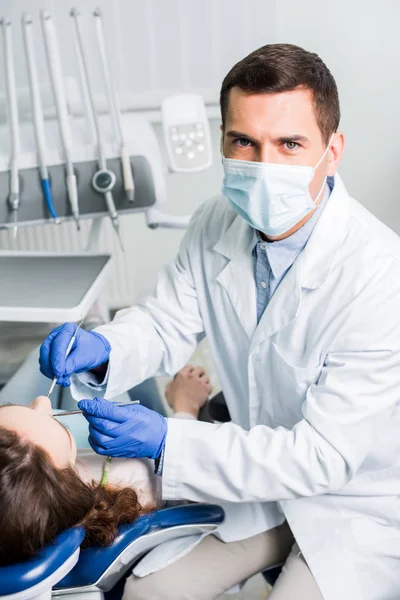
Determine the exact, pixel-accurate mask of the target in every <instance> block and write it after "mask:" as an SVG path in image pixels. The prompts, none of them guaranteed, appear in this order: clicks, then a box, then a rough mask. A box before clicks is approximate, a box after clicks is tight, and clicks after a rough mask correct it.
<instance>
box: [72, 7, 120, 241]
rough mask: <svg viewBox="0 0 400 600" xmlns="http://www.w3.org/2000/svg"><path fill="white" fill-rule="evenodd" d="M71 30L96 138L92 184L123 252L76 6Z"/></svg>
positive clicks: (85, 100) (88, 111)
mask: <svg viewBox="0 0 400 600" xmlns="http://www.w3.org/2000/svg"><path fill="white" fill-rule="evenodd" d="M70 15H71V18H72V22H73V26H74V28H73V31H74V36H75V46H76V51H77V58H78V64H79V66H80V68H79V71H80V73H81V77H82V87H83V88H84V89H85V90H86V93H85V94H84V96H83V100H84V102H85V103H86V113H87V115H90V122H91V123H92V124H93V125H94V133H95V136H96V139H97V150H98V155H99V156H98V165H99V171H97V172H96V173H95V174H94V176H93V179H92V185H93V187H94V189H95V190H96V191H97V192H100V193H102V194H104V199H105V202H106V206H107V210H108V214H109V216H110V219H111V222H112V224H113V227H114V230H115V232H116V234H117V236H118V241H119V243H120V246H121V250H122V251H123V252H124V246H123V243H122V239H121V234H120V231H119V217H118V213H117V210H116V208H115V203H114V198H113V195H112V192H111V190H112V189H113V187H114V185H115V181H116V177H115V173H113V172H112V171H110V170H109V169H107V161H106V155H105V151H104V144H103V136H102V131H101V128H100V122H99V117H98V114H97V111H96V106H95V101H94V92H93V86H92V81H91V78H90V76H89V68H88V65H87V59H86V52H85V48H84V44H83V33H82V31H81V22H80V21H81V19H80V12H79V10H78V9H77V8H73V9H72V10H71V12H70Z"/></svg>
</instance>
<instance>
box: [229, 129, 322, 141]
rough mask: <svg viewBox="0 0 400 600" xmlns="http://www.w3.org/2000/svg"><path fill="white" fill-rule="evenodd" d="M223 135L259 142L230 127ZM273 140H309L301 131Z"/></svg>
mask: <svg viewBox="0 0 400 600" xmlns="http://www.w3.org/2000/svg"><path fill="white" fill-rule="evenodd" d="M225 135H226V137H229V138H245V139H246V140H250V142H253V143H254V144H258V143H259V142H258V140H256V139H255V138H253V137H251V136H250V135H248V134H247V133H243V132H240V131H235V130H234V129H230V130H229V131H227V132H226V134H225ZM273 141H274V142H275V143H278V144H287V143H288V142H303V143H306V142H309V141H310V140H309V139H308V137H306V136H305V135H301V133H293V134H292V135H282V136H279V137H277V138H275V139H274V140H273Z"/></svg>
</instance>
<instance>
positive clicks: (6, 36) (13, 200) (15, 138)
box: [1, 19, 20, 239]
mask: <svg viewBox="0 0 400 600" xmlns="http://www.w3.org/2000/svg"><path fill="white" fill-rule="evenodd" d="M1 24H2V26H3V41H4V62H5V85H6V97H7V112H8V119H9V125H10V138H11V152H10V195H9V197H8V205H9V207H10V210H11V211H12V213H13V217H14V219H13V220H14V227H13V236H14V239H15V238H16V237H17V232H18V209H19V205H20V197H19V177H18V158H19V156H18V155H19V124H18V102H17V93H16V88H15V71H14V56H13V47H12V28H11V21H10V20H9V19H2V21H1Z"/></svg>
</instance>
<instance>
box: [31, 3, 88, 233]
mask: <svg viewBox="0 0 400 600" xmlns="http://www.w3.org/2000/svg"><path fill="white" fill-rule="evenodd" d="M40 16H41V21H42V31H43V37H44V41H45V48H46V56H47V62H48V66H49V72H50V81H51V86H52V89H53V94H54V99H55V104H56V110H57V118H58V124H59V128H60V137H61V143H62V146H63V150H64V158H65V165H66V170H67V177H66V184H67V191H68V198H69V202H70V204H71V210H72V215H73V217H74V219H75V222H76V227H77V229H78V231H79V229H80V224H79V204H78V188H77V184H76V176H75V173H74V166H73V163H72V158H71V147H72V141H71V132H70V126H69V121H68V109H67V101H66V97H65V91H64V86H63V81H62V71H61V60H60V54H59V49H58V43H57V34H56V29H55V25H54V21H53V19H52V17H51V15H50V14H49V13H48V12H47V11H45V10H42V11H41V12H40Z"/></svg>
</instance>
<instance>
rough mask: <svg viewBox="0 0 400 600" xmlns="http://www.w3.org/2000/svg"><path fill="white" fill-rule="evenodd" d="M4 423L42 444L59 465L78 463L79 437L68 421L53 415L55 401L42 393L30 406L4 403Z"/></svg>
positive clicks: (0, 410)
mask: <svg viewBox="0 0 400 600" xmlns="http://www.w3.org/2000/svg"><path fill="white" fill-rule="evenodd" d="M0 427H6V428H7V429H10V430H12V431H16V432H17V433H18V434H19V435H20V436H21V437H23V438H24V437H26V438H27V439H29V440H30V441H31V442H33V443H34V444H37V445H38V446H41V447H42V448H43V449H44V450H46V452H47V453H48V454H49V456H50V458H51V459H52V461H53V463H54V465H55V466H56V467H58V468H63V467H68V466H70V465H73V464H74V463H75V459H76V444H75V440H74V438H73V436H72V435H71V434H70V433H69V431H68V430H67V429H66V428H65V427H64V425H62V424H61V423H60V422H59V421H57V419H54V418H53V417H52V411H51V403H50V400H49V398H47V397H46V396H38V397H37V398H35V400H34V401H33V402H32V403H31V404H30V405H29V406H19V405H15V404H11V405H5V406H1V407H0Z"/></svg>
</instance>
